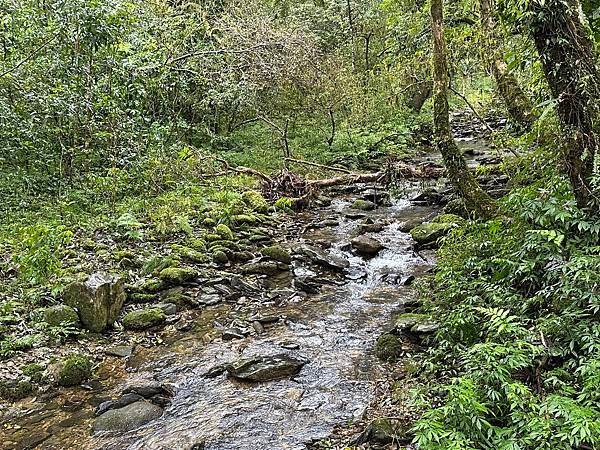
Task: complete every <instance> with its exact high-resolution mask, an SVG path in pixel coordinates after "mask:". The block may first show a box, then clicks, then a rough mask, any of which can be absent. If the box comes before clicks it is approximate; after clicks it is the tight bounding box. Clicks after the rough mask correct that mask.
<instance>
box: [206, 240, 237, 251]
mask: <svg viewBox="0 0 600 450" xmlns="http://www.w3.org/2000/svg"><path fill="white" fill-rule="evenodd" d="M208 247H209V249H211V250H213V251H214V249H215V247H223V248H227V249H229V250H239V248H240V246H239V245H238V244H236V243H235V242H232V241H225V240H223V239H220V240H218V241H213V242H211V243H210V245H209V246H208Z"/></svg>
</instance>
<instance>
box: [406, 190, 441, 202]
mask: <svg viewBox="0 0 600 450" xmlns="http://www.w3.org/2000/svg"><path fill="white" fill-rule="evenodd" d="M410 201H411V202H412V203H414V204H417V205H427V206H430V205H440V204H442V203H444V195H443V194H442V193H440V192H437V191H436V190H435V189H427V190H425V191H423V192H421V193H420V194H418V195H416V196H414V197H413V198H411V199H410Z"/></svg>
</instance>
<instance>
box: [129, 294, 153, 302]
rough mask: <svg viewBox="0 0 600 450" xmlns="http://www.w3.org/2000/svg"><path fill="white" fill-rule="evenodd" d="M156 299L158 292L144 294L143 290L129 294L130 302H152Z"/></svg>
mask: <svg viewBox="0 0 600 450" xmlns="http://www.w3.org/2000/svg"><path fill="white" fill-rule="evenodd" d="M155 299H156V294H143V293H141V292H130V293H128V294H127V301H128V302H129V303H150V302H153V301H154V300H155Z"/></svg>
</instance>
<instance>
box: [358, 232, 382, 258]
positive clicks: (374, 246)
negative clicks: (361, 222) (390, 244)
mask: <svg viewBox="0 0 600 450" xmlns="http://www.w3.org/2000/svg"><path fill="white" fill-rule="evenodd" d="M351 243H352V247H353V248H354V249H355V250H356V251H357V252H358V253H360V254H361V255H367V256H375V255H376V254H377V253H379V252H380V251H381V250H383V248H384V247H383V244H382V243H381V242H379V241H378V240H377V239H373V238H371V237H368V236H358V237H356V238H354V239H352V241H351Z"/></svg>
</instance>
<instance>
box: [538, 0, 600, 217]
mask: <svg viewBox="0 0 600 450" xmlns="http://www.w3.org/2000/svg"><path fill="white" fill-rule="evenodd" d="M529 9H530V12H531V13H532V14H531V15H532V19H531V23H530V27H531V35H532V37H533V40H534V42H535V46H536V48H537V51H538V53H539V55H540V60H541V63H542V68H543V70H544V74H545V76H546V80H547V81H548V84H549V86H550V90H551V91H552V95H553V96H554V98H555V99H556V101H557V113H558V118H559V120H560V125H561V130H562V133H563V135H564V140H565V145H564V149H563V161H564V164H565V170H566V172H567V174H568V176H569V179H570V182H571V186H572V189H573V193H574V194H575V199H576V200H577V204H578V206H579V207H580V208H582V209H588V208H590V209H591V208H592V207H594V206H595V207H597V206H598V205H599V204H600V202H599V197H598V192H597V190H596V189H595V188H594V186H593V177H594V172H595V169H594V167H595V158H596V155H597V153H598V137H597V135H596V133H595V131H594V127H595V126H596V125H597V123H598V100H599V97H600V76H599V72H598V67H597V66H596V61H597V60H598V55H597V54H596V52H595V49H594V43H593V41H592V39H591V37H590V35H589V30H588V28H587V26H586V24H585V23H584V22H582V16H583V15H582V12H581V5H580V3H579V1H578V0H545V1H543V2H542V1H540V0H532V1H531V2H530V5H529ZM596 175H597V174H596Z"/></svg>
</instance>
